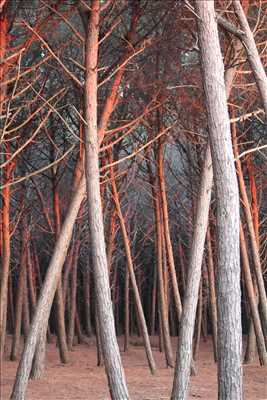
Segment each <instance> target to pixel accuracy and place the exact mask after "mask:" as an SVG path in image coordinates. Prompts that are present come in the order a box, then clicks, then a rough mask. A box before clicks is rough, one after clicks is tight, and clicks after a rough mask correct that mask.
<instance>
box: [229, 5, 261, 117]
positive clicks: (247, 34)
mask: <svg viewBox="0 0 267 400" xmlns="http://www.w3.org/2000/svg"><path fill="white" fill-rule="evenodd" d="M233 5H234V10H235V13H236V15H237V18H238V21H239V23H240V26H241V29H242V31H243V33H244V34H243V35H242V41H243V43H244V47H245V50H246V52H247V56H248V61H249V63H250V66H251V69H252V71H253V74H254V78H255V81H256V83H257V86H258V89H259V92H260V94H261V98H262V102H263V107H264V110H265V117H266V119H267V76H266V72H265V70H264V66H263V64H262V62H261V59H260V56H259V53H258V49H257V46H256V43H255V40H254V36H253V32H252V31H251V29H250V26H249V23H248V20H247V17H246V14H245V12H244V10H243V8H242V5H241V4H240V1H239V0H233Z"/></svg>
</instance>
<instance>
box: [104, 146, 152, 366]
mask: <svg viewBox="0 0 267 400" xmlns="http://www.w3.org/2000/svg"><path fill="white" fill-rule="evenodd" d="M109 161H110V164H112V156H111V153H110V157H109ZM110 178H111V185H112V192H113V200H114V204H115V207H116V210H117V214H118V219H119V221H120V227H121V233H122V238H123V243H124V248H125V253H126V259H127V268H128V270H129V276H130V280H131V284H132V288H133V294H134V299H135V305H136V311H137V318H138V320H139V327H140V330H141V332H140V333H141V334H142V337H143V340H144V346H145V351H146V356H147V361H148V365H149V368H150V371H151V373H152V374H154V373H155V371H156V364H155V361H154V357H153V353H152V349H151V344H150V340H149V335H148V330H147V323H146V319H145V315H144V311H143V306H142V302H141V297H140V294H139V290H138V286H137V282H136V277H135V272H134V265H133V259H132V254H131V248H130V242H129V237H128V233H127V229H126V225H125V220H124V217H123V215H122V211H121V205H120V198H119V193H118V189H117V185H116V182H115V175H114V170H113V167H112V166H111V167H110Z"/></svg>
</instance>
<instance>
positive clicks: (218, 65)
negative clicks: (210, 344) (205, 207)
mask: <svg viewBox="0 0 267 400" xmlns="http://www.w3.org/2000/svg"><path fill="white" fill-rule="evenodd" d="M196 12H197V14H198V16H199V17H200V18H197V24H198V32H199V42H200V53H201V63H202V73H203V82H204V91H205V99H206V107H207V116H208V126H209V137H210V142H211V155H212V163H213V169H214V183H215V192H216V200H217V244H218V270H217V296H218V297H217V306H218V384H219V387H218V398H219V399H224V400H225V399H233V398H234V399H242V397H243V394H242V390H243V389H242V367H241V348H242V329H241V293H240V260H239V257H240V255H239V218H240V217H239V194H238V183H237V177H236V172H235V165H234V155H233V149H232V143H231V131H230V119H229V115H228V110H227V98H226V91H225V84H224V66H223V61H222V54H221V49H220V43H219V36H218V29H217V23H216V17H215V11H214V2H203V1H196Z"/></svg>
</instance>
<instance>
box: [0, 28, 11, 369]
mask: <svg viewBox="0 0 267 400" xmlns="http://www.w3.org/2000/svg"><path fill="white" fill-rule="evenodd" d="M0 27H2V24H0ZM0 35H1V33H0ZM0 52H1V49H0ZM0 72H1V67H0ZM0 92H1V90H0ZM0 99H1V96H0ZM1 104H2V103H1V102H0V107H1ZM5 152H6V160H7V161H8V159H9V157H10V143H9V142H8V143H7V144H6V146H5ZM12 171H13V164H12V163H9V164H8V165H7V167H6V168H5V169H4V177H3V178H4V179H3V180H4V183H8V182H9V181H10V179H11V176H12ZM2 202H3V208H2V224H1V225H2V226H1V229H2V254H1V272H0V362H1V360H2V357H3V354H4V347H5V337H6V319H7V299H8V276H9V264H10V226H9V224H10V220H9V207H10V187H9V186H6V187H5V188H4V189H3V191H2Z"/></svg>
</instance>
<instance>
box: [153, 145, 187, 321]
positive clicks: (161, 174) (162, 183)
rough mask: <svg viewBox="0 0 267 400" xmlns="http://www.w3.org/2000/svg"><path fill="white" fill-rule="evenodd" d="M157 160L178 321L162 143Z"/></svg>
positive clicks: (178, 301) (179, 301)
mask: <svg viewBox="0 0 267 400" xmlns="http://www.w3.org/2000/svg"><path fill="white" fill-rule="evenodd" d="M157 161H158V178H159V188H160V198H161V205H162V214H163V226H164V236H165V240H166V248H167V256H168V263H169V268H170V275H171V282H172V288H173V296H174V302H175V307H176V312H177V317H178V321H180V319H181V315H182V303H181V297H180V293H179V288H178V283H177V277H176V270H175V264H174V257H173V249H172V243H171V236H170V228H169V216H168V202H167V196H166V187H165V176H164V163H163V143H160V144H159V147H158V160H157Z"/></svg>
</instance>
